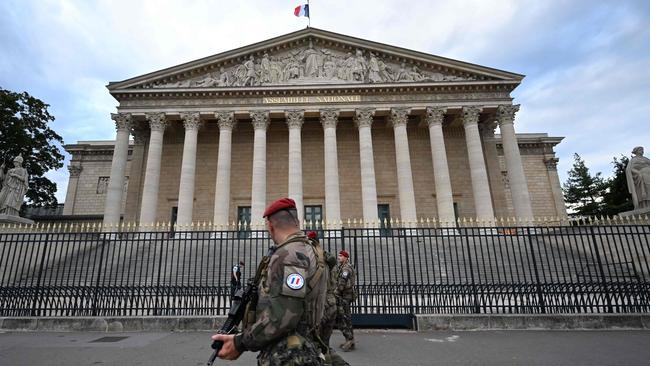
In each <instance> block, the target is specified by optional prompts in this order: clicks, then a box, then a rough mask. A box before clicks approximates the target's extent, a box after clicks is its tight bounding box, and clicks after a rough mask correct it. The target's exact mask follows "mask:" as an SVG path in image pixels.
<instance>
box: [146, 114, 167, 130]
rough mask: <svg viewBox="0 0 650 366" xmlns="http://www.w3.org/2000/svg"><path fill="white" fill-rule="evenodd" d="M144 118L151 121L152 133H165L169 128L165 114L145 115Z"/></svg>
mask: <svg viewBox="0 0 650 366" xmlns="http://www.w3.org/2000/svg"><path fill="white" fill-rule="evenodd" d="M144 116H145V118H147V121H149V128H151V131H164V130H165V128H166V127H167V119H166V117H165V113H164V112H153V113H145V114H144Z"/></svg>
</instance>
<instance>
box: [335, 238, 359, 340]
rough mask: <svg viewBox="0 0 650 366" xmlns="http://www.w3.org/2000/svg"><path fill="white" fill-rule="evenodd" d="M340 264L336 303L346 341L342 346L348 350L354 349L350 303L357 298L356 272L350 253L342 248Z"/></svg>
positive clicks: (337, 270)
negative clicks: (351, 262)
mask: <svg viewBox="0 0 650 366" xmlns="http://www.w3.org/2000/svg"><path fill="white" fill-rule="evenodd" d="M338 258H339V265H338V267H337V269H336V278H337V282H336V290H335V294H336V303H337V318H338V320H337V324H338V326H339V329H341V333H343V336H344V337H345V343H343V344H341V348H342V349H343V350H344V351H345V352H348V351H350V350H353V349H354V331H353V330H352V314H351V311H350V304H351V303H352V302H353V301H354V300H356V298H357V296H356V293H357V292H356V289H355V283H356V272H355V271H354V267H352V265H351V264H350V254H349V253H348V252H347V251H345V250H341V251H340V252H339V257H338Z"/></svg>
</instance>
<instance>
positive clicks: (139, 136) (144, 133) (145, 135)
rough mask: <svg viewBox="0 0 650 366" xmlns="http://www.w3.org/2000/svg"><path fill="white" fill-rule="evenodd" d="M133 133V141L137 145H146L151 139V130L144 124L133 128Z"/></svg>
mask: <svg viewBox="0 0 650 366" xmlns="http://www.w3.org/2000/svg"><path fill="white" fill-rule="evenodd" d="M131 134H132V135H133V142H134V143H135V144H136V145H144V144H145V143H146V142H147V140H149V130H147V129H146V128H144V127H143V126H138V127H137V128H133V129H132V130H131Z"/></svg>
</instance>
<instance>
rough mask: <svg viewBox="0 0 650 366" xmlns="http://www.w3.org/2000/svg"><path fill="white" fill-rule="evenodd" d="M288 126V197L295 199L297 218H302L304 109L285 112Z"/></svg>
mask: <svg viewBox="0 0 650 366" xmlns="http://www.w3.org/2000/svg"><path fill="white" fill-rule="evenodd" d="M285 116H286V118H287V126H288V127H289V197H290V198H292V199H293V200H294V201H296V208H297V210H298V219H299V220H300V222H302V220H303V216H304V209H303V201H302V142H301V130H302V124H303V122H304V120H305V111H304V110H290V111H286V112H285Z"/></svg>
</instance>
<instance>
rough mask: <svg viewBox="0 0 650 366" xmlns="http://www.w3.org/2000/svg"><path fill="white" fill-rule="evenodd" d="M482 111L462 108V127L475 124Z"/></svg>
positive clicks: (480, 109) (474, 108) (476, 108)
mask: <svg viewBox="0 0 650 366" xmlns="http://www.w3.org/2000/svg"><path fill="white" fill-rule="evenodd" d="M482 110H483V108H481V107H463V125H470V124H477V123H478V116H479V114H480V113H481V111H482Z"/></svg>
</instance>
